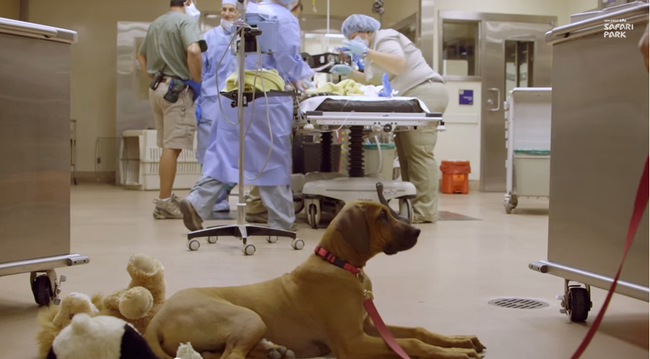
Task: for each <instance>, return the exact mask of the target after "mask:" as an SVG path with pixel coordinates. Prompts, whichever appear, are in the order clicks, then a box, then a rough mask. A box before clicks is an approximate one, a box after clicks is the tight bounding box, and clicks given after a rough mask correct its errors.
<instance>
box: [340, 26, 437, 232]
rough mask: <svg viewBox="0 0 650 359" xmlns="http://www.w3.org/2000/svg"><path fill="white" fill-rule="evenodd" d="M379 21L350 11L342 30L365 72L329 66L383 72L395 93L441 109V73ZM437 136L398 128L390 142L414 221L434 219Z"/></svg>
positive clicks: (359, 77) (365, 76) (364, 78)
mask: <svg viewBox="0 0 650 359" xmlns="http://www.w3.org/2000/svg"><path fill="white" fill-rule="evenodd" d="M380 28H381V24H380V23H379V21H377V20H375V19H373V18H372V17H370V16H366V15H351V16H349V17H348V18H347V19H346V20H345V21H344V22H343V26H342V28H341V32H342V33H343V35H345V37H346V38H347V39H348V41H346V45H345V47H346V51H347V52H348V53H350V54H352V55H356V56H360V57H363V59H364V65H365V72H364V73H360V72H358V71H355V70H353V69H352V68H351V67H350V66H348V65H336V66H334V67H333V68H332V70H331V72H332V73H333V74H336V75H341V76H348V77H350V78H352V79H354V80H355V81H357V82H361V83H367V84H374V85H380V84H381V80H382V76H383V75H384V74H388V78H389V80H390V85H391V87H392V88H393V89H394V90H397V91H399V96H404V97H417V98H418V99H420V101H422V102H424V104H425V105H426V106H427V107H428V109H429V111H430V112H440V113H444V112H445V110H446V109H447V104H448V102H449V94H448V92H447V88H446V86H445V81H444V80H443V78H442V76H440V74H438V73H437V72H435V71H434V70H433V69H432V68H431V67H430V66H429V65H428V64H427V62H426V61H425V59H424V57H423V56H422V52H421V51H420V50H419V49H418V48H417V47H415V45H414V44H413V43H412V42H411V41H410V40H409V39H408V38H407V37H406V36H404V35H403V34H401V33H399V32H397V31H395V30H392V29H383V30H380ZM437 139H438V132H437V130H436V129H435V128H427V129H419V130H417V131H408V132H400V133H397V134H396V136H395V145H396V147H397V154H398V157H399V162H400V169H401V172H402V180H404V181H409V182H411V183H413V185H414V186H415V188H416V191H417V194H416V197H415V199H414V200H413V221H414V223H435V222H436V221H437V220H438V185H439V179H438V177H439V170H438V164H437V162H436V159H435V158H434V156H433V150H434V148H435V146H436V141H437Z"/></svg>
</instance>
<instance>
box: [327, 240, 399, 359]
mask: <svg viewBox="0 0 650 359" xmlns="http://www.w3.org/2000/svg"><path fill="white" fill-rule="evenodd" d="M314 253H316V255H317V256H319V257H321V258H323V259H324V260H325V261H327V262H330V263H332V264H334V265H335V266H337V267H340V268H343V269H345V270H346V271H348V272H350V273H352V274H354V275H355V276H357V277H359V274H360V273H361V269H359V268H357V267H355V266H353V265H351V264H350V263H347V262H345V261H343V260H341V259H340V258H336V256H335V255H334V254H332V253H331V252H329V251H328V250H326V249H325V248H323V247H321V246H316V249H315V250H314ZM364 295H365V296H366V299H364V300H363V306H364V307H365V308H366V312H368V315H369V316H370V319H372V322H373V323H374V324H375V328H377V331H378V332H379V334H380V335H381V338H382V339H384V342H386V344H387V345H388V346H389V347H390V348H391V349H393V351H394V352H395V353H397V354H398V355H399V356H400V358H402V359H411V358H410V357H409V356H408V354H406V352H405V351H404V349H402V347H401V346H399V344H397V341H396V340H395V337H394V336H393V333H391V332H390V330H389V329H388V327H387V326H386V324H384V321H383V320H382V319H381V315H379V311H377V307H375V303H374V301H373V298H372V293H370V292H366V293H364Z"/></svg>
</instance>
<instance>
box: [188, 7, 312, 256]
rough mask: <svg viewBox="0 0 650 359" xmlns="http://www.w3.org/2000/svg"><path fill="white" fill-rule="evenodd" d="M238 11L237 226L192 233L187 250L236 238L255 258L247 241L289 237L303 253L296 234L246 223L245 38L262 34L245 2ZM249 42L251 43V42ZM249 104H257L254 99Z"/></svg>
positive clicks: (246, 252) (253, 251)
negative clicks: (248, 16) (248, 20)
mask: <svg viewBox="0 0 650 359" xmlns="http://www.w3.org/2000/svg"><path fill="white" fill-rule="evenodd" d="M237 9H238V10H239V11H240V20H241V22H240V23H241V24H242V25H241V26H239V27H238V28H237V33H238V34H239V44H238V46H239V47H238V49H237V62H238V67H239V68H238V70H237V71H238V73H237V75H238V84H237V100H236V101H237V118H238V120H239V183H238V185H239V196H238V202H237V224H236V225H224V226H215V227H209V228H206V229H201V230H198V231H194V232H190V233H188V234H187V239H188V242H187V247H188V248H189V249H190V250H191V251H196V250H198V249H199V247H200V246H201V243H200V242H199V241H198V240H197V239H196V238H201V237H207V238H208V239H207V241H208V243H210V244H215V243H217V240H218V237H219V236H233V237H239V238H241V240H242V242H243V246H244V247H243V248H242V249H243V251H244V254H245V255H247V256H251V255H253V254H255V251H256V248H255V246H254V245H253V244H249V243H247V242H248V237H252V236H267V241H268V242H269V243H275V242H277V241H278V238H279V237H287V238H291V239H293V241H292V243H291V246H292V247H293V249H295V250H301V249H303V248H304V246H305V242H304V241H303V240H302V239H299V238H297V237H296V232H293V231H287V230H282V229H273V228H269V227H267V226H260V225H254V224H248V223H246V198H245V196H244V183H245V182H244V181H245V179H246V178H245V176H244V152H245V151H244V148H245V147H244V139H245V133H246V126H245V121H244V120H245V113H244V107H246V106H248V101H249V100H248V97H249V96H245V95H248V94H245V93H244V89H245V87H244V85H245V81H246V36H247V33H248V36H249V37H250V38H252V39H253V41H255V36H259V35H260V34H261V31H259V30H257V32H256V33H255V32H253V29H252V28H251V27H250V26H248V25H247V24H246V23H245V20H246V0H238V3H237ZM249 40H250V39H249ZM250 101H255V98H254V96H253V97H251V100H250ZM251 121H252V119H251Z"/></svg>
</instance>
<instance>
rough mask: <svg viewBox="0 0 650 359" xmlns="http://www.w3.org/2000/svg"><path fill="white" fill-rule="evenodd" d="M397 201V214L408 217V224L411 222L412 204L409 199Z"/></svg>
mask: <svg viewBox="0 0 650 359" xmlns="http://www.w3.org/2000/svg"><path fill="white" fill-rule="evenodd" d="M399 202H400V205H399V215H400V216H402V217H406V218H408V220H409V224H413V205H412V204H411V200H410V199H404V200H400V201H399Z"/></svg>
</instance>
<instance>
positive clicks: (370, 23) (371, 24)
mask: <svg viewBox="0 0 650 359" xmlns="http://www.w3.org/2000/svg"><path fill="white" fill-rule="evenodd" d="M379 29H381V23H380V22H379V21H377V20H376V19H374V18H372V17H370V16H368V15H361V14H354V15H350V16H348V18H347V19H345V21H343V26H341V32H342V33H343V35H345V37H347V38H348V39H349V38H350V34H352V33H354V32H360V31H364V32H365V31H367V32H375V31H378V30H379Z"/></svg>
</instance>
